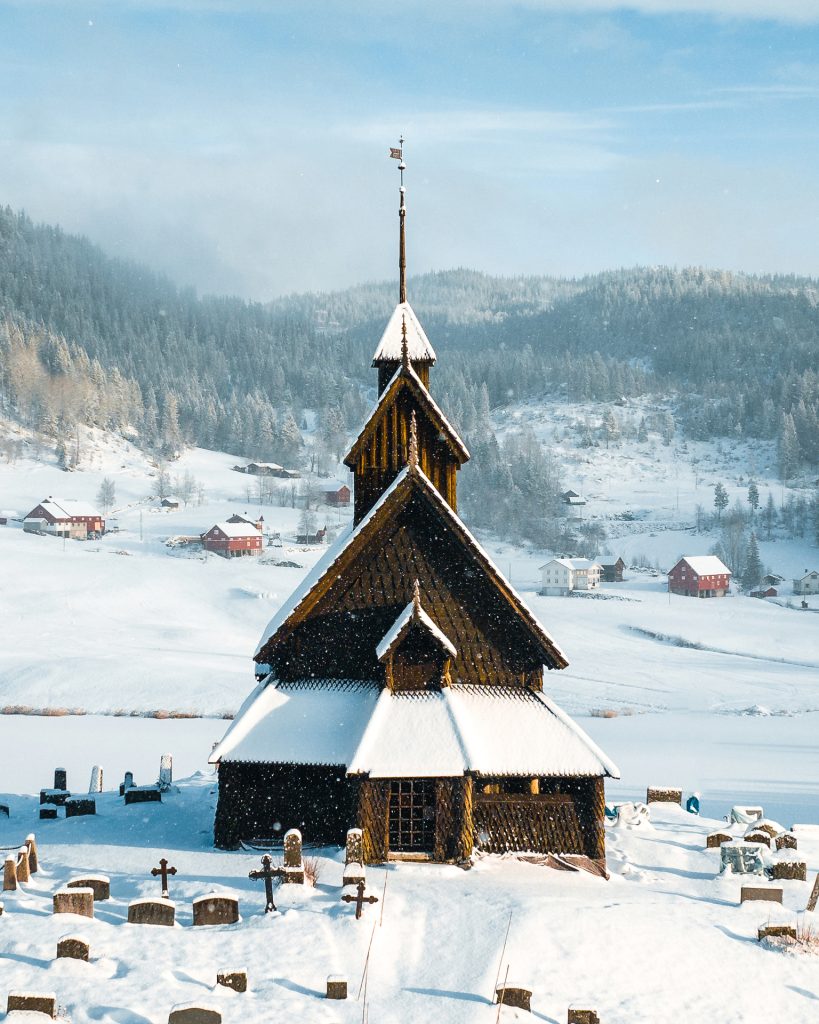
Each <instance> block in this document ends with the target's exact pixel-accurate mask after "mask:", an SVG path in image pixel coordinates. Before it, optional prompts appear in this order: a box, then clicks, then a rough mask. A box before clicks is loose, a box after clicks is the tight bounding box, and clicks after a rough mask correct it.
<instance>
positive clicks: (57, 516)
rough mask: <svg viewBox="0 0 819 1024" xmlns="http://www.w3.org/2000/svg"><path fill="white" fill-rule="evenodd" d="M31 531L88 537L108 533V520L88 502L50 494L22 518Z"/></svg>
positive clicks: (25, 527)
mask: <svg viewBox="0 0 819 1024" xmlns="http://www.w3.org/2000/svg"><path fill="white" fill-rule="evenodd" d="M23 529H24V530H26V531H28V532H29V533H50V534H54V535H55V536H58V537H73V538H75V539H77V540H87V539H88V538H89V537H90V538H96V537H101V536H102V535H103V534H104V533H105V520H104V519H103V517H102V516H101V515H100V513H99V512H97V510H96V509H95V508H94V507H93V505H90V504H89V503H88V502H85V501H73V500H72V501H66V500H64V499H62V498H60V500H59V501H57V500H55V499H54V498H52V497H51V496H49V497H48V498H46V499H45V500H44V501H41V502H40V504H39V505H37V506H35V507H34V508H33V509H32V510H31V511H30V512H29V514H28V515H27V516H26V517H25V519H24V520H23Z"/></svg>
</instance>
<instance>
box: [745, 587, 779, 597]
mask: <svg viewBox="0 0 819 1024" xmlns="http://www.w3.org/2000/svg"><path fill="white" fill-rule="evenodd" d="M778 593H779V592H778V591H777V589H776V587H766V588H765V589H764V590H752V591H751V593H750V595H749V596H750V597H777V596H778Z"/></svg>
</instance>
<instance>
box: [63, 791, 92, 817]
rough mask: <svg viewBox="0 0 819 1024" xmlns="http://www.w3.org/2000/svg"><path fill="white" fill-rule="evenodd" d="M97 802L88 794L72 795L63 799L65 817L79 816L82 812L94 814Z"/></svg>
mask: <svg viewBox="0 0 819 1024" xmlns="http://www.w3.org/2000/svg"><path fill="white" fill-rule="evenodd" d="M96 813H97V802H96V800H94V798H93V797H90V796H72V797H69V798H68V800H66V801H65V816H66V818H79V817H81V816H82V815H84V814H96Z"/></svg>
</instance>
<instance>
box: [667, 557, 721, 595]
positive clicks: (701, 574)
mask: <svg viewBox="0 0 819 1024" xmlns="http://www.w3.org/2000/svg"><path fill="white" fill-rule="evenodd" d="M730 585H731V570H730V569H729V568H728V566H727V565H725V564H724V563H723V562H721V561H720V559H719V558H717V556H716V555H686V556H685V557H684V558H681V559H680V560H679V562H677V564H676V565H675V566H674V568H673V569H672V570H671V571H670V572H669V574H668V589H669V590H670V591H671V593H672V594H680V595H682V596H683V597H725V595H726V594H727V593H728V591H729V589H730Z"/></svg>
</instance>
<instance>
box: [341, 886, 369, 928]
mask: <svg viewBox="0 0 819 1024" xmlns="http://www.w3.org/2000/svg"><path fill="white" fill-rule="evenodd" d="M355 890H356V891H355V895H353V894H352V893H350V892H345V893H344V895H343V896H342V897H341V899H342V900H343V902H344V903H355V919H356V921H358V920H359V919H360V917H361V912H362V910H363V909H364V904H365V903H378V897H377V896H365V895H364V892H365V887H364V882H359V883H358V885H357V886H356V887H355Z"/></svg>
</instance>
